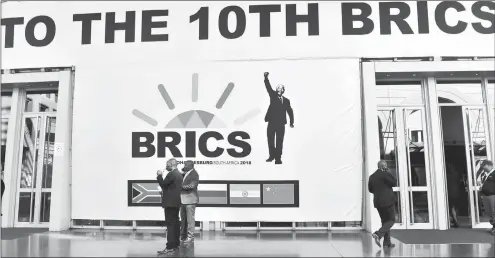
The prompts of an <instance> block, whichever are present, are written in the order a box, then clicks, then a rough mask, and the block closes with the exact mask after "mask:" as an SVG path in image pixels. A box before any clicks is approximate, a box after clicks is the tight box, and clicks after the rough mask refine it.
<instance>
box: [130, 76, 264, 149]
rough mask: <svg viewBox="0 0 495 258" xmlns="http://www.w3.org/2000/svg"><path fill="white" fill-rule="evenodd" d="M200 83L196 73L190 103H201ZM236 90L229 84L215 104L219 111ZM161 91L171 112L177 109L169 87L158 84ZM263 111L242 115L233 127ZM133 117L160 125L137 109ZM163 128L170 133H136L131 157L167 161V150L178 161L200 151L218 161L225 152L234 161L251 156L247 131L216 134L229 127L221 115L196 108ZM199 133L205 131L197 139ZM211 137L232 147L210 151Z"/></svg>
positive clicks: (180, 114) (152, 124)
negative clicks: (209, 142)
mask: <svg viewBox="0 0 495 258" xmlns="http://www.w3.org/2000/svg"><path fill="white" fill-rule="evenodd" d="M198 80H199V75H198V74H193V76H192V95H191V101H192V102H193V103H196V102H198V98H199V84H198ZM234 88H235V84H234V83H232V82H230V83H228V85H227V87H226V88H225V89H224V91H223V93H222V95H221V96H220V98H219V99H218V100H217V103H216V104H215V108H216V109H217V110H221V109H222V108H223V107H224V105H225V103H226V102H227V100H228V99H229V96H230V95H231V93H232V91H233V90H234ZM158 91H159V93H160V95H161V97H162V99H163V100H164V101H165V104H166V105H167V107H168V108H169V110H172V111H173V110H175V108H176V106H175V103H174V101H173V100H172V98H171V96H170V94H169V93H168V91H167V89H166V87H165V86H164V85H162V84H160V85H158ZM260 112H261V111H260V109H259V108H255V109H253V110H250V111H249V112H247V113H246V114H243V115H241V116H239V117H238V118H237V119H236V120H235V121H234V125H236V126H239V125H242V124H244V123H245V122H247V121H249V120H250V119H252V118H254V117H256V116H257V115H258V114H259V113H260ZM132 114H133V115H134V116H135V117H136V118H138V119H139V120H141V121H143V122H145V123H147V124H149V125H151V126H153V127H157V126H159V123H158V121H157V120H156V119H154V118H152V117H150V116H148V115H146V114H145V113H144V112H141V111H140V110H138V109H134V110H133V111H132ZM164 128H165V129H168V130H167V131H159V132H157V133H156V136H155V133H153V132H133V133H132V157H133V158H149V157H153V156H155V155H156V156H157V157H159V158H164V157H165V153H166V149H168V150H169V151H170V153H171V154H172V156H173V157H175V158H183V157H186V158H195V157H196V156H197V150H199V152H200V153H201V155H202V156H204V157H207V158H217V157H220V156H221V155H223V154H224V153H227V154H228V155H229V156H231V157H233V158H244V157H247V156H248V155H249V154H250V153H251V145H250V144H249V140H250V139H251V137H250V135H249V134H248V133H247V132H244V131H233V132H230V133H229V134H227V135H224V134H223V133H220V132H218V131H215V129H217V130H218V129H225V128H227V125H226V124H225V123H224V122H223V121H222V120H221V119H220V118H219V117H218V116H216V115H215V114H213V113H211V112H208V111H205V110H197V109H193V110H188V111H185V112H181V113H179V114H178V115H176V116H175V117H173V118H172V119H171V120H170V121H168V122H167V123H166V125H165V126H164ZM199 130H201V131H203V132H202V133H201V134H200V135H199V137H198V135H197V132H198V131H199ZM212 138H213V139H215V140H216V141H226V142H227V143H228V145H229V147H227V148H222V147H216V148H215V149H214V150H210V149H208V148H207V142H208V140H210V139H212ZM155 139H156V143H155ZM179 146H182V147H179Z"/></svg>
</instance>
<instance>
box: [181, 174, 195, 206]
mask: <svg viewBox="0 0 495 258" xmlns="http://www.w3.org/2000/svg"><path fill="white" fill-rule="evenodd" d="M186 175H187V173H184V176H186ZM198 183H199V174H198V172H197V171H196V169H193V170H192V171H191V172H189V174H188V175H187V177H185V178H184V181H182V191H181V192H180V197H181V200H182V204H197V203H198V202H199V195H198Z"/></svg>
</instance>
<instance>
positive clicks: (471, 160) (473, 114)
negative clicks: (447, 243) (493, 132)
mask: <svg viewBox="0 0 495 258" xmlns="http://www.w3.org/2000/svg"><path fill="white" fill-rule="evenodd" d="M463 122H464V139H465V141H466V160H467V164H468V166H467V172H468V180H467V181H468V192H469V202H470V203H469V208H470V209H469V212H470V216H471V224H472V227H473V228H490V227H491V225H490V223H489V219H488V216H487V214H485V209H484V205H483V196H482V195H481V194H480V190H481V189H480V182H479V179H478V176H479V174H480V172H481V171H480V165H481V163H482V162H483V161H484V160H486V159H490V157H492V156H491V153H490V150H491V149H490V148H491V146H490V132H489V130H488V119H487V112H486V109H485V108H484V107H467V106H464V107H463Z"/></svg>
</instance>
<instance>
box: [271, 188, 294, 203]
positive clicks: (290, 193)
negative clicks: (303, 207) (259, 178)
mask: <svg viewBox="0 0 495 258" xmlns="http://www.w3.org/2000/svg"><path fill="white" fill-rule="evenodd" d="M263 204H294V185H293V184H263Z"/></svg>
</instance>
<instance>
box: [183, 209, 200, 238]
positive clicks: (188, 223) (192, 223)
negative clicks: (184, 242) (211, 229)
mask: <svg viewBox="0 0 495 258" xmlns="http://www.w3.org/2000/svg"><path fill="white" fill-rule="evenodd" d="M195 211H196V204H182V206H181V207H180V219H181V220H180V224H181V225H180V238H181V239H187V238H189V239H194V229H195V228H196V220H195V219H194V213H195Z"/></svg>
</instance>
